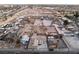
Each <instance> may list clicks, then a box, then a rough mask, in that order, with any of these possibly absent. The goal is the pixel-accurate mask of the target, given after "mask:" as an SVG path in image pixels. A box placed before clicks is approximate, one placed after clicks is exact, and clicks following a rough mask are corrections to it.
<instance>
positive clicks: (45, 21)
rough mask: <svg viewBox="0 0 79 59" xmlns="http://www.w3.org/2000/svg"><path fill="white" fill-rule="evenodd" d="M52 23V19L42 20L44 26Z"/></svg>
mask: <svg viewBox="0 0 79 59" xmlns="http://www.w3.org/2000/svg"><path fill="white" fill-rule="evenodd" d="M51 23H52V20H43V25H44V26H50V25H51Z"/></svg>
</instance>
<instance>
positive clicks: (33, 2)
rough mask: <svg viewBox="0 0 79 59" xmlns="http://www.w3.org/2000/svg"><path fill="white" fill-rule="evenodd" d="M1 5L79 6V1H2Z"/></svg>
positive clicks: (0, 0) (0, 1)
mask: <svg viewBox="0 0 79 59" xmlns="http://www.w3.org/2000/svg"><path fill="white" fill-rule="evenodd" d="M0 4H79V0H0Z"/></svg>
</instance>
